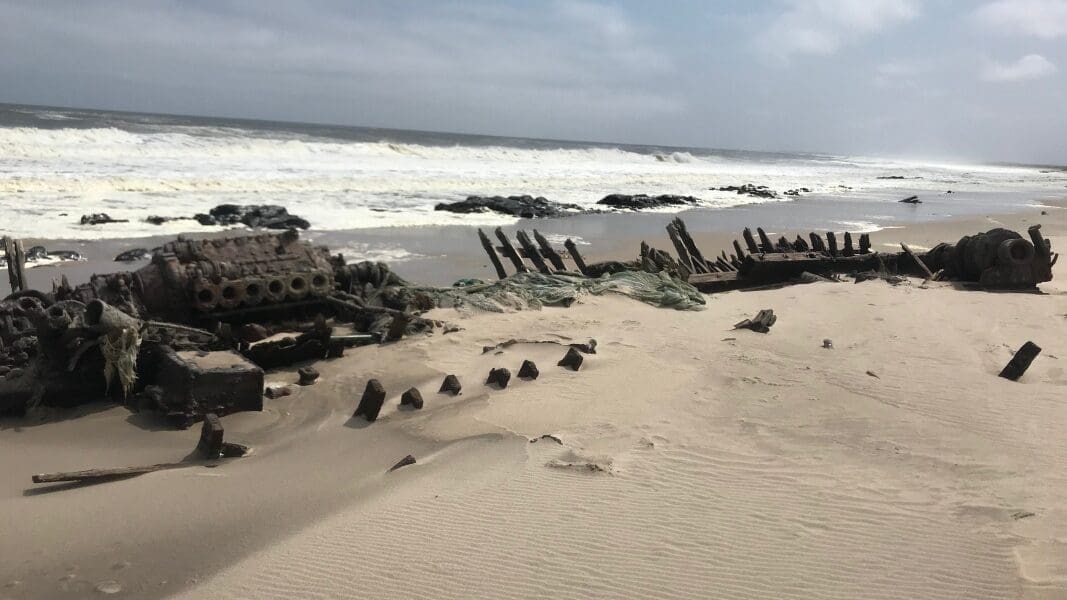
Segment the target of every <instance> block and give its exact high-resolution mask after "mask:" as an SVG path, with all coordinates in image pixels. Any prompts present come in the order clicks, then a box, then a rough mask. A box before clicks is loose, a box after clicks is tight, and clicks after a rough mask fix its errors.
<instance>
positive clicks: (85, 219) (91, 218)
mask: <svg viewBox="0 0 1067 600" xmlns="http://www.w3.org/2000/svg"><path fill="white" fill-rule="evenodd" d="M108 223H129V221H128V220H126V219H112V218H111V215H109V214H107V213H93V214H91V215H82V218H81V224H82V225H107V224H108Z"/></svg>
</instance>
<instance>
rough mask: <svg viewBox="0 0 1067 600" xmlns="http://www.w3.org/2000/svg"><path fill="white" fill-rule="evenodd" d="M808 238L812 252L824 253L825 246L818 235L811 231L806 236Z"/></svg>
mask: <svg viewBox="0 0 1067 600" xmlns="http://www.w3.org/2000/svg"><path fill="white" fill-rule="evenodd" d="M808 237H809V238H810V239H811V249H812V250H814V251H816V252H826V244H825V243H823V241H822V237H821V236H820V235H819V234H817V233H815V232H814V231H812V232H811V233H810V234H808Z"/></svg>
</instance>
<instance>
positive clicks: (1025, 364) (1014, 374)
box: [1000, 342, 1041, 381]
mask: <svg viewBox="0 0 1067 600" xmlns="http://www.w3.org/2000/svg"><path fill="white" fill-rule="evenodd" d="M1038 354H1041V347H1040V346H1038V345H1037V344H1035V343H1033V342H1026V343H1025V344H1023V345H1022V347H1021V348H1019V351H1018V352H1016V353H1015V356H1013V357H1012V358H1011V360H1010V361H1009V362H1008V364H1007V365H1006V366H1005V367H1004V370H1002V371H1001V372H1000V376H1001V377H1003V378H1005V379H1010V380H1012V381H1018V380H1019V378H1020V377H1022V376H1023V373H1026V370H1027V369H1029V368H1030V364H1031V363H1032V362H1034V359H1035V358H1037V355H1038Z"/></svg>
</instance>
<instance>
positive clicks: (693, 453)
mask: <svg viewBox="0 0 1067 600" xmlns="http://www.w3.org/2000/svg"><path fill="white" fill-rule="evenodd" d="M1035 212H1036V211H1035ZM1050 212H1052V213H1053V214H1051V215H1049V216H1046V217H1036V216H1035V215H1030V216H1025V215H1024V216H1015V217H1005V218H1001V219H999V220H1001V221H1004V222H1005V224H1007V225H1009V226H1012V227H1016V228H1020V227H1022V226H1024V225H1025V223H1023V222H1022V221H1023V220H1024V219H1029V220H1037V219H1038V218H1040V219H1041V220H1042V222H1044V223H1045V224H1046V229H1045V232H1046V235H1048V236H1049V237H1050V238H1051V239H1052V240H1053V246H1054V249H1056V248H1059V249H1061V250H1062V249H1067V236H1065V235H1064V233H1065V232H1067V228H1065V226H1064V223H1065V219H1064V218H1063V214H1062V213H1063V212H1067V211H1050ZM994 225H995V224H994V223H991V222H990V221H989V220H986V219H978V220H971V221H966V222H954V223H939V224H931V225H924V226H919V227H915V228H909V229H907V230H891V231H883V232H880V233H876V234H874V235H873V238H874V241H875V243H876V249H877V244H879V243H888V242H890V241H894V242H895V241H896V240H903V241H908V242H912V243H914V244H915V245H917V246H922V245H929V243H928V242H932V241H934V240H937V239H947V240H954V239H955V238H956V237H958V236H959V235H960V234H961V233H973V232H975V231H978V230H982V229H988V228H989V227H991V226H994ZM1023 228H1024V227H1023ZM1055 274H1056V276H1057V277H1058V278H1060V279H1058V280H1055V281H1053V282H1051V283H1049V284H1045V285H1043V286H1042V290H1043V292H1044V293H1042V294H1011V293H985V292H974V291H963V290H960V289H956V288H955V287H953V286H952V285H950V284H939V283H938V284H930V285H929V286H928V287H925V288H923V287H921V286H920V284H921V282H920V281H919V280H912V281H911V282H910V283H909V284H904V285H900V286H896V287H894V286H890V285H888V284H886V283H884V282H880V281H871V282H866V283H863V284H851V283H818V284H811V285H804V286H792V287H785V288H780V289H774V290H760V291H748V292H732V293H727V294H718V295H715V296H709V297H708V306H707V310H705V311H702V312H676V311H671V310H663V309H656V308H652V307H649V306H646V305H643V304H639V303H637V302H634V301H630V300H627V299H625V298H621V297H599V298H594V297H589V298H585V299H583V301H582V302H581V303H579V304H577V305H575V306H573V307H571V308H569V309H546V310H544V311H540V312H537V311H525V312H518V313H510V314H503V315H499V314H485V313H462V314H460V313H457V312H455V311H452V310H447V311H445V310H442V311H437V316H439V317H440V318H444V319H447V320H449V321H451V322H453V323H456V324H458V325H460V326H461V327H463V330H462V331H459V332H456V333H452V334H448V335H440V334H437V335H433V336H427V337H419V338H413V339H410V340H404V341H401V342H398V343H394V344H389V345H386V346H383V347H380V348H362V349H358V350H354V351H350V352H349V353H348V354H347V355H346V356H345V358H343V359H339V360H335V361H328V362H323V363H320V364H319V365H318V368H319V370H320V371H321V372H322V374H323V375H322V378H321V379H320V381H319V382H318V383H317V384H315V385H314V386H310V387H307V388H295V389H296V390H297V393H296V394H295V395H293V396H290V397H287V398H282V399H279V400H272V401H268V402H267V408H266V410H264V412H262V413H243V414H236V415H231V416H228V417H225V418H224V419H223V423H224V425H225V426H226V430H227V438H228V439H230V440H232V441H240V442H245V443H249V444H251V445H252V446H254V447H255V448H256V453H255V454H254V455H253V456H251V457H248V458H244V459H236V460H233V461H230V462H226V463H225V464H223V465H221V466H218V467H217V468H213V469H209V468H204V467H189V468H186V469H177V470H170V471H164V472H158V473H153V474H149V475H144V476H141V477H137V478H133V479H127V480H123V481H117V482H111V483H106V484H100V485H93V486H84V487H77V486H74V487H70V486H67V487H61V488H60V491H55V492H50V493H40V492H41V490H38V489H36V488H34V487H33V486H32V484H31V483H30V475H31V474H33V473H38V472H46V471H57V470H71V469H81V468H88V467H96V466H123V465H130V464H142V463H143V464H149V463H154V462H162V461H170V460H176V459H180V458H182V457H184V456H186V455H187V454H189V453H190V451H191V450H192V448H193V446H195V442H196V437H197V435H198V434H197V431H196V430H191V431H185V432H177V431H169V430H166V429H162V430H153V429H156V426H155V425H154V424H153V423H152V422H151V421H146V420H143V419H142V418H141V417H139V416H136V415H135V416H131V415H130V414H129V413H128V412H127V411H126V410H124V409H121V408H105V407H87V408H84V409H82V410H80V411H79V413H78V414H83V415H84V416H81V417H80V418H64V417H72V416H74V415H72V414H70V413H64V414H61V415H57V417H59V420H54V421H51V422H47V423H43V424H36V425H34V424H26V423H19V422H16V421H10V420H9V421H3V422H0V426H2V427H3V429H0V453H2V456H3V459H2V461H0V526H2V527H0V556H2V557H3V560H2V562H0V597H11V598H50V597H55V598H68V597H81V596H86V595H100V594H105V593H108V592H116V595H118V596H120V597H122V596H125V597H160V596H166V595H170V594H175V593H177V594H179V596H180V597H187V598H541V597H553V598H731V599H733V598H827V599H829V598H841V599H856V598H983V599H986V598H1028V599H1031V598H1032V599H1037V598H1041V599H1052V598H1065V597H1067V436H1065V435H1064V428H1065V426H1067V398H1065V394H1064V391H1065V389H1067V388H1065V386H1067V339H1065V338H1064V336H1063V330H1064V326H1065V325H1067V316H1065V315H1067V284H1065V283H1064V279H1063V278H1064V277H1067V272H1065V270H1064V266H1063V264H1061V265H1058V266H1057V268H1056V269H1055ZM761 308H773V309H774V310H775V312H776V313H777V314H778V315H779V321H778V323H777V324H776V325H775V326H774V327H773V329H772V330H771V332H770V333H769V334H766V335H763V334H758V333H754V332H751V331H734V330H732V329H731V326H732V325H733V323H735V322H737V321H739V320H741V319H742V318H744V317H747V316H751V315H753V314H754V313H755V312H756V311H757V310H759V309H761ZM509 338H529V339H542V340H556V341H564V342H566V341H571V340H573V341H585V340H587V339H588V338H596V339H597V340H598V341H599V346H598V353H597V354H596V355H591V356H588V357H587V360H586V363H585V365H584V367H583V368H582V370H580V371H579V372H576V373H575V372H570V371H566V370H563V369H560V368H559V367H557V366H556V365H555V363H556V361H557V360H559V358H560V357H562V355H563V353H564V350H565V348H564V347H562V346H557V345H555V344H531V345H516V346H512V347H509V348H507V349H506V350H504V351H503V352H502V353H500V354H497V353H492V352H491V353H488V354H483V353H482V346H483V345H492V344H495V343H498V342H500V341H503V340H507V339H509ZM824 338H830V339H831V340H833V349H824V348H822V347H821V345H822V341H823V339H824ZM1026 340H1033V341H1034V342H1036V343H1037V344H1038V345H1040V346H1042V347H1043V348H1044V351H1043V352H1042V354H1041V355H1040V356H1039V357H1038V359H1037V360H1036V361H1035V362H1034V364H1033V366H1032V367H1031V368H1030V370H1029V371H1028V372H1027V374H1026V375H1025V376H1024V377H1023V378H1022V379H1021V380H1020V381H1019V382H1010V381H1007V380H1004V379H1001V378H998V377H997V376H996V375H997V373H998V372H999V370H1000V369H1001V368H1002V367H1003V365H1004V364H1005V363H1006V362H1007V361H1008V360H1009V359H1010V357H1011V355H1012V352H1013V351H1014V350H1015V349H1016V348H1018V347H1019V346H1020V345H1021V344H1022V343H1023V342H1025V341H1026ZM526 358H529V359H532V360H534V361H535V362H536V363H537V364H538V366H539V367H540V369H541V377H540V378H539V379H538V380H536V381H530V382H527V381H519V380H516V379H513V380H512V384H511V386H510V387H508V388H507V389H505V390H496V389H490V388H487V387H485V386H484V385H482V382H483V381H484V380H485V376H486V374H487V373H488V371H489V369H490V368H492V367H498V366H505V367H508V368H510V369H512V371H513V372H516V371H517V370H518V367H519V364H520V363H521V362H522V360H523V359H526ZM868 372H873V373H874V374H875V375H876V376H872V375H869V374H868ZM447 373H455V374H457V375H459V377H460V379H461V380H462V381H463V383H464V386H465V390H464V393H463V394H462V395H460V396H459V397H456V398H451V397H447V396H443V395H439V394H436V390H437V387H438V385H439V384H440V381H441V378H442V377H443V375H444V374H447ZM371 377H377V378H379V379H381V380H382V382H383V383H384V384H385V386H386V389H387V390H388V391H389V394H390V396H389V400H388V402H387V405H386V408H385V409H383V413H382V417H381V418H380V419H379V420H378V422H376V423H374V424H370V425H366V424H364V423H362V422H361V421H359V420H352V419H351V418H350V415H351V412H352V410H353V409H354V407H355V404H356V402H357V401H358V397H359V395H360V393H361V392H362V389H363V386H364V385H365V383H366V381H367V379H368V378H371ZM295 379H296V376H295V372H294V371H285V372H281V373H274V374H270V375H268V381H271V382H272V381H283V380H284V381H295ZM412 385H417V386H419V387H420V389H421V390H422V392H423V395H424V397H425V398H426V408H425V409H423V410H422V411H417V412H415V411H406V410H399V409H398V407H397V399H398V398H399V396H400V394H401V393H402V392H403V391H404V390H405V389H407V388H408V387H409V386H412ZM542 434H552V435H554V436H557V437H558V439H559V440H560V441H561V442H562V443H561V444H560V443H556V442H555V441H554V440H552V439H548V438H545V439H540V436H541V435H542ZM530 440H536V441H535V442H533V443H531V441H530ZM406 454H413V455H414V456H416V457H417V459H418V464H416V465H413V466H409V467H405V468H403V469H400V470H398V471H395V472H392V473H386V470H387V469H388V468H389V467H390V466H391V465H393V464H394V463H395V462H396V461H397V460H399V459H400V458H401V457H403V456H404V455H406Z"/></svg>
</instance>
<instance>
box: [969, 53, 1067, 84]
mask: <svg viewBox="0 0 1067 600" xmlns="http://www.w3.org/2000/svg"><path fill="white" fill-rule="evenodd" d="M1055 72H1056V65H1054V64H1052V63H1051V62H1049V60H1048V59H1047V58H1045V57H1044V56H1041V55H1040V54H1027V55H1026V56H1024V57H1022V58H1020V59H1019V60H1017V61H1015V62H1013V63H1010V64H1002V63H997V62H990V63H989V64H987V65H986V66H985V68H984V69H983V70H982V79H983V80H985V81H991V82H994V83H1005V82H1012V81H1026V80H1029V79H1040V78H1042V77H1048V76H1049V75H1052V74H1053V73H1055Z"/></svg>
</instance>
